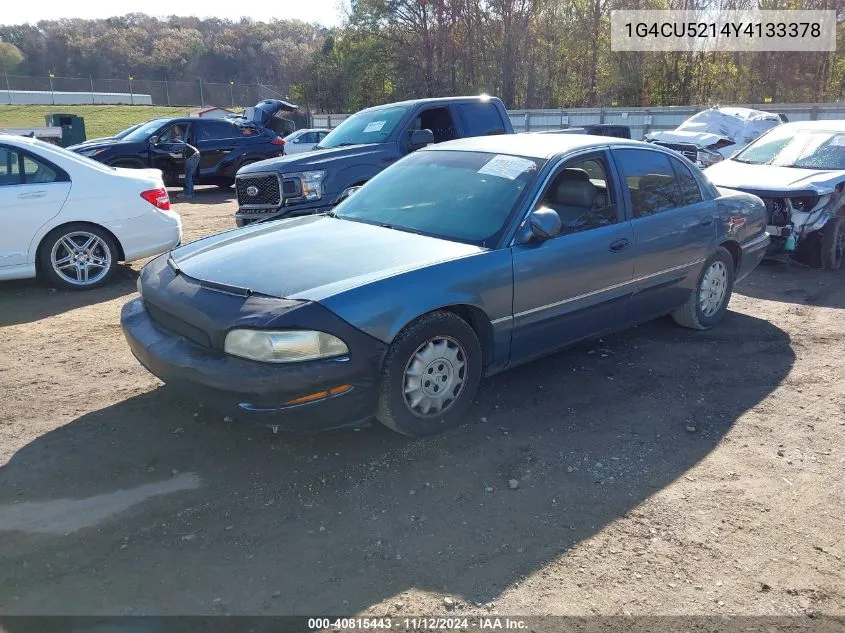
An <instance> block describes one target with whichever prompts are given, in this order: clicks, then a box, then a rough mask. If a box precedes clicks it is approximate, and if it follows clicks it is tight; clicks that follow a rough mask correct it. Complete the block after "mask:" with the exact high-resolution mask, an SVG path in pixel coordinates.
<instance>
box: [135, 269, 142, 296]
mask: <svg viewBox="0 0 845 633" xmlns="http://www.w3.org/2000/svg"><path fill="white" fill-rule="evenodd" d="M135 287H136V288H137V289H138V294H139V295H141V298H142V299H143V298H144V287H143V286H142V285H141V275H138V281H137V282H136V283H135Z"/></svg>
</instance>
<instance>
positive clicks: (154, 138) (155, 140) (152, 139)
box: [150, 136, 159, 147]
mask: <svg viewBox="0 0 845 633" xmlns="http://www.w3.org/2000/svg"><path fill="white" fill-rule="evenodd" d="M158 140H159V139H158V137H157V136H151V137H150V145H152V146H153V147H155V146H156V145H158Z"/></svg>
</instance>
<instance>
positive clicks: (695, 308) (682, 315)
mask: <svg viewBox="0 0 845 633" xmlns="http://www.w3.org/2000/svg"><path fill="white" fill-rule="evenodd" d="M734 266H735V263H734V260H733V257H731V254H730V253H729V252H728V251H727V250H726V249H725V248H723V247H721V246H720V247H719V248H718V249H716V252H715V253H713V254H712V255H711V256H710V257H708V258H707V260H706V261H705V262H704V265H703V266H702V267H701V273H700V274H699V275H698V282H696V284H695V288H694V289H693V291H692V292H691V293H690V296H689V299H687V302H686V303H685V304H684V305H682V306H681V307H680V308H678V309H677V310H675V311H674V312H673V313H672V318H673V319H674V320H675V323H677V324H678V325H683V326H684V327H688V328H692V329H694V330H709V329H710V328H711V327H713V326H715V325H718V324H719V323H721V322H722V319H724V318H725V313H726V312H727V311H728V303H730V300H731V294H732V293H733V288H734ZM708 287H709V288H710V289H711V290H710V291H708V290H707V288H708ZM711 291H712V292H715V293H717V294H718V295H720V297H716V296H714V295H712V294H711ZM702 293H707V299H705V300H702Z"/></svg>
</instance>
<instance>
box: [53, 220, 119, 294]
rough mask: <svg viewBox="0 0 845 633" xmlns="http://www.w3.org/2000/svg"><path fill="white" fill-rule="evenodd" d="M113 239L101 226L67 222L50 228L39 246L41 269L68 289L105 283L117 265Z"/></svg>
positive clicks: (116, 253) (60, 285) (86, 288)
mask: <svg viewBox="0 0 845 633" xmlns="http://www.w3.org/2000/svg"><path fill="white" fill-rule="evenodd" d="M118 258H119V252H118V248H117V244H116V243H115V241H114V238H113V237H112V236H111V235H109V234H108V233H107V232H106V231H104V230H103V229H101V228H100V227H98V226H93V225H91V224H82V223H75V224H68V225H66V226H62V227H59V228H57V229H54V230H53V231H50V233H48V234H47V236H46V237H45V238H44V240H43V241H42V242H41V246H40V247H39V249H38V261H39V264H40V265H41V270H42V271H43V272H44V274H45V275H47V277H48V278H49V279H50V281H51V282H52V283H53V284H54V285H56V286H59V287H61V288H65V289H67V290H88V289H89V288H96V287H97V286H102V285H103V284H104V283H106V282H107V281H108V280H109V279H110V278H111V276H112V275H113V274H114V271H115V269H116V268H117V260H118Z"/></svg>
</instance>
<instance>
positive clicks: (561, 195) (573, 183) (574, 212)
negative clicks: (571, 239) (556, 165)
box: [538, 156, 619, 235]
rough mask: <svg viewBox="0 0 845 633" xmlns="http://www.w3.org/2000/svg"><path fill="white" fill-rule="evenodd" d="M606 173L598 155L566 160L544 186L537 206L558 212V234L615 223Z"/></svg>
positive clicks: (604, 163) (606, 169)
mask: <svg viewBox="0 0 845 633" xmlns="http://www.w3.org/2000/svg"><path fill="white" fill-rule="evenodd" d="M609 174H610V171H609V170H608V168H607V163H606V162H605V159H604V157H602V156H591V157H589V158H584V159H580V160H575V161H574V162H570V163H567V164H566V166H565V167H564V168H563V169H561V170H560V171H559V172H558V174H557V175H556V176H555V177H554V178H553V179H552V181H551V183H549V185H548V187H546V190H545V191H544V192H543V195H542V196H541V198H540V202H539V203H538V206H542V207H546V208H549V209H553V210H554V211H555V212H556V213H557V214H558V216H559V217H560V221H561V224H562V225H563V230H562V232H561V235H567V234H570V233H578V232H580V231H589V230H590V229H597V228H601V227H603V226H610V225H611V224H616V223H617V222H618V221H619V216H618V212H617V207H616V200H615V199H614V193H613V186H612V183H611V181H610V176H609Z"/></svg>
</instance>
